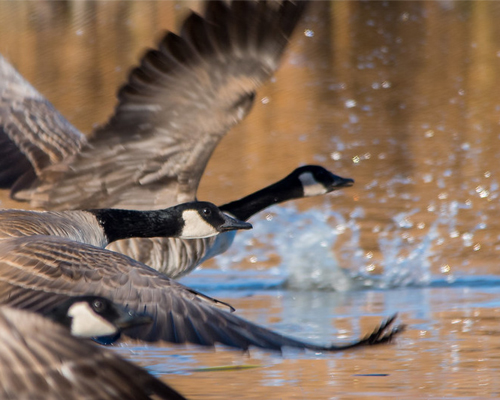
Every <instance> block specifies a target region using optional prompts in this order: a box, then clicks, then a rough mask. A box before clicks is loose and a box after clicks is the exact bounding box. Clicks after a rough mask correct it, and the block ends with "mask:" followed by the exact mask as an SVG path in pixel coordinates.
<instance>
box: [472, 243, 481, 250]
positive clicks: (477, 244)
mask: <svg viewBox="0 0 500 400" xmlns="http://www.w3.org/2000/svg"><path fill="white" fill-rule="evenodd" d="M480 248H481V245H480V244H479V243H476V244H475V245H474V247H473V249H474V251H478V250H479V249H480Z"/></svg>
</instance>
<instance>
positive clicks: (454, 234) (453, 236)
mask: <svg viewBox="0 0 500 400" xmlns="http://www.w3.org/2000/svg"><path fill="white" fill-rule="evenodd" d="M458 236H460V232H458V231H457V230H454V231H451V232H450V237H451V238H456V237H458Z"/></svg>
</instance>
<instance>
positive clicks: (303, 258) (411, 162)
mask: <svg viewBox="0 0 500 400" xmlns="http://www.w3.org/2000/svg"><path fill="white" fill-rule="evenodd" d="M187 7H193V8H197V9H199V8H200V2H197V1H176V2H174V1H163V2H160V1H158V2H149V1H129V2H92V1H90V2H71V1H70V2H66V1H59V2H0V35H1V38H2V40H1V41H0V52H1V53H2V54H4V55H5V56H6V57H7V58H8V59H9V60H10V61H11V62H12V63H13V64H14V65H15V66H16V68H18V70H19V71H20V72H21V73H22V74H23V75H24V76H25V77H26V78H27V79H28V80H29V81H30V82H32V83H33V85H34V86H35V87H36V88H37V89H38V90H40V91H41V92H42V93H43V94H44V95H45V96H46V97H47V98H48V99H49V100H50V101H52V102H53V104H54V105H55V106H56V107H57V108H58V109H59V110H60V111H61V112H62V113H63V114H64V115H65V116H66V117H67V118H68V119H69V120H70V121H71V122H72V123H74V124H75V125H76V126H77V127H78V128H79V129H81V130H82V131H84V132H90V130H91V129H92V127H93V126H95V125H96V124H99V123H102V122H104V121H105V120H106V118H107V116H108V115H109V114H110V113H111V112H112V109H113V106H114V103H115V92H116V89H117V87H118V86H119V85H120V84H121V83H122V82H123V80H124V79H125V76H126V74H127V71H128V70H129V69H130V68H131V66H133V65H134V64H135V63H136V62H137V60H138V58H139V57H140V55H141V54H142V53H143V51H144V49H145V48H146V47H150V46H153V45H154V44H155V42H157V41H158V40H159V38H160V37H161V33H162V32H163V31H164V30H165V29H171V30H175V29H176V27H178V26H179V23H180V21H181V20H182V19H183V18H184V17H185V15H186V13H187ZM499 19H500V3H497V2H489V1H483V2H472V1H471V2H469V1H460V2H454V1H435V2H433V1H427V2H421V1H415V2H413V1H388V2H378V1H366V2H357V1H332V2H326V1H321V2H319V1H318V2H313V3H312V5H311V7H310V9H309V10H308V13H307V16H306V17H305V18H304V20H303V21H302V23H301V25H300V27H299V29H297V32H296V34H295V35H294V37H293V39H292V41H291V43H290V46H289V49H288V52H287V57H286V59H285V60H284V61H283V65H282V67H281V68H280V70H279V71H278V73H277V74H276V75H275V77H274V78H273V79H272V81H271V82H269V83H268V84H267V85H266V86H265V87H263V88H262V90H260V91H259V93H258V96H257V100H258V101H257V102H256V104H255V106H254V109H253V111H252V113H251V114H250V116H249V117H248V118H247V119H246V120H245V121H244V122H243V123H242V124H241V125H240V126H238V127H237V128H236V129H233V130H232V131H231V132H230V133H229V134H228V135H227V137H226V138H225V139H224V140H223V141H222V143H221V144H220V146H219V147H218V148H217V150H216V152H215V153H214V155H213V157H212V159H211V161H210V163H209V165H208V168H207V171H206V173H205V175H204V178H203V180H202V184H201V188H200V191H199V198H200V199H201V200H210V201H213V202H215V203H219V204H222V203H224V202H227V201H231V200H234V199H236V198H239V197H242V196H243V195H246V194H248V193H251V192H252V191H255V190H257V189H259V188H261V187H263V186H265V185H267V184H270V183H272V182H274V181H276V180H278V179H280V178H282V177H283V176H285V175H286V174H287V173H289V172H290V171H292V170H293V169H294V168H296V167H297V166H299V165H303V164H313V163H315V164H321V165H323V166H325V167H326V168H328V169H330V170H331V171H333V172H335V173H337V174H339V175H341V176H345V177H351V178H353V179H355V181H356V184H355V186H354V187H352V188H348V189H346V190H344V191H341V192H336V193H334V194H332V195H328V196H325V197H322V198H313V199H307V200H301V201H297V202H294V203H293V204H287V205H284V206H280V207H273V208H270V209H269V210H267V211H265V212H263V213H261V214H259V215H257V216H256V217H254V218H253V219H252V220H251V222H252V223H253V224H254V230H252V231H248V232H242V233H239V234H238V235H237V239H236V241H235V244H234V245H233V247H232V248H231V249H230V250H229V251H228V252H227V253H226V254H224V255H222V256H219V257H218V258H217V259H215V260H213V261H211V262H208V263H207V264H206V265H204V266H203V268H201V269H200V270H198V271H196V272H195V273H194V274H192V275H190V276H188V277H186V278H185V279H184V280H183V283H185V284H188V285H192V286H194V287H196V288H197V289H199V290H202V291H204V292H207V294H210V295H212V296H215V297H218V298H221V299H222V300H226V301H229V302H230V303H231V304H232V305H233V306H235V307H236V308H237V310H238V313H239V314H240V315H242V316H244V317H245V318H248V319H250V320H252V321H256V322H258V323H261V324H264V325H266V326H269V327H271V328H273V329H276V330H279V331H281V332H283V333H286V334H288V335H295V336H297V337H300V338H304V339H306V338H307V339H308V340H310V341H314V342H318V343H328V342H331V341H347V340H350V339H353V338H354V337H357V336H359V335H362V334H364V333H366V332H368V331H370V330H371V329H373V327H375V325H376V324H378V323H379V322H380V320H381V319H382V318H385V317H387V316H389V315H391V314H392V313H394V312H396V311H397V312H399V319H400V320H401V321H402V322H404V323H405V324H407V325H408V329H407V331H406V332H405V333H404V334H403V335H401V337H400V338H398V339H397V340H396V341H395V342H394V343H393V344H390V345H385V346H380V347H374V348H367V349H360V350H356V351H352V352H348V351H345V352H342V353H335V354H313V353H305V354H302V353H296V352H293V351H289V352H286V353H285V354H284V356H283V357H282V356H280V355H276V354H269V353H267V352H263V351H260V350H256V349H253V350H251V351H250V353H249V354H241V353H239V352H234V351H229V350H227V349H223V348H222V347H221V348H218V349H217V350H216V351H215V352H214V351H207V350H200V349H199V348H195V347H182V348H178V347H173V346H167V345H164V346H161V347H157V346H144V345H143V344H140V343H125V344H123V345H120V346H118V347H117V351H119V352H120V353H122V354H124V355H125V356H127V357H129V358H131V359H133V360H134V361H136V362H138V363H140V364H141V365H143V366H145V367H146V368H148V369H149V370H150V371H152V372H153V373H155V374H157V375H158V376H161V377H162V378H164V379H165V380H166V381H167V382H169V383H170V384H172V385H173V386H174V387H176V388H177V389H179V390H180V391H181V392H182V393H183V394H185V395H186V397H188V398H190V399H202V398H203V399H227V398H240V399H273V400H274V399H355V398H398V399H404V398H423V397H436V398H443V397H449V398H457V399H472V398H492V397H497V396H499V395H500V383H499V381H498V379H497V376H498V372H499V369H500V352H499V354H497V351H500V325H499V321H498V318H499V314H500V301H499V292H500V290H499V288H500V276H499V275H500V274H499V273H498V271H499V266H498V265H499V263H498V258H499V255H500V226H499V223H498V221H497V220H496V219H497V218H495V217H496V216H497V215H499V214H500V205H499V195H500V186H499V182H500V162H499V156H500V95H499V94H498V93H499V92H498V87H500V25H498V23H497V21H498V20H499ZM228 166H229V167H228ZM0 202H1V203H0V205H1V206H3V207H20V206H26V205H22V204H19V203H15V202H12V201H11V200H9V199H8V193H7V192H2V193H0ZM224 366H240V367H241V368H239V369H234V370H226V369H224V368H216V367H224ZM250 367H251V368H250Z"/></svg>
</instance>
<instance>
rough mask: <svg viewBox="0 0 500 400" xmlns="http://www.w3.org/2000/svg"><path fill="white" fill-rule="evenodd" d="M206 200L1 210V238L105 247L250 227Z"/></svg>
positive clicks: (195, 236) (200, 235)
mask: <svg viewBox="0 0 500 400" xmlns="http://www.w3.org/2000/svg"><path fill="white" fill-rule="evenodd" d="M251 228H252V225H251V224H249V223H248V222H243V221H238V220H237V219H234V218H232V217H230V216H228V215H226V214H224V213H223V212H221V211H220V210H219V209H218V208H217V207H216V206H215V205H213V204H212V203H208V202H206V201H194V202H189V203H183V204H179V205H177V206H174V207H170V208H167V209H164V210H156V211H135V210H118V209H113V208H108V209H98V210H82V211H78V210H73V211H29V210H12V209H5V210H0V239H4V238H8V237H22V236H33V235H52V236H60V237H66V238H68V239H71V240H74V241H77V242H81V243H87V244H91V245H94V246H97V247H102V248H104V247H106V246H107V245H108V244H109V243H111V242H113V241H115V240H119V239H124V238H130V237H155V236H168V237H179V238H185V239H191V238H203V237H211V236H215V235H218V234H219V233H221V232H228V231H231V230H233V229H251Z"/></svg>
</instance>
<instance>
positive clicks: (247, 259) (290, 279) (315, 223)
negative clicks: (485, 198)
mask: <svg viewBox="0 0 500 400" xmlns="http://www.w3.org/2000/svg"><path fill="white" fill-rule="evenodd" d="M463 208H468V206H467V205H465V204H460V203H458V202H456V201H452V202H449V203H442V204H441V205H440V207H434V208H431V210H432V211H433V212H432V214H433V215H432V221H431V222H429V223H428V224H427V225H426V224H423V223H419V224H415V223H414V222H413V217H415V216H416V215H417V214H419V213H420V209H418V208H414V209H411V210H409V211H405V212H400V213H398V214H396V215H395V216H394V217H392V223H390V224H388V225H387V226H385V227H383V228H377V229H375V230H374V231H373V233H374V234H375V238H376V239H375V240H376V243H377V245H378V252H379V259H378V262H377V264H378V265H379V268H377V269H375V268H372V267H371V266H372V265H373V264H372V260H371V254H370V253H371V252H367V251H365V250H364V249H363V248H362V247H361V236H362V232H363V223H364V222H365V212H364V210H363V209H362V208H361V207H358V208H356V209H355V210H354V211H353V212H351V213H350V215H349V216H348V217H347V218H346V217H345V216H344V215H343V214H342V213H339V212H336V211H333V210H331V209H330V208H329V207H328V205H325V206H324V207H323V208H321V209H309V210H306V211H297V209H296V208H295V207H293V206H288V207H275V208H273V211H272V212H266V214H265V218H260V219H259V218H258V217H257V218H255V220H253V221H252V223H253V226H254V229H253V230H252V231H249V232H243V233H240V234H239V235H237V236H236V239H235V241H234V244H233V246H232V247H231V249H230V250H229V251H228V252H227V253H225V254H224V255H222V256H220V257H218V259H217V263H218V265H219V266H220V267H221V268H222V269H223V270H225V271H230V270H231V269H232V268H233V266H234V265H238V264H244V263H247V264H252V266H251V267H252V268H256V269H260V270H262V269H265V267H262V266H263V265H265V264H266V263H273V262H274V264H275V265H276V264H277V265H278V267H274V268H271V269H270V270H269V271H267V272H268V273H269V274H270V275H272V276H273V277H274V278H276V276H281V277H283V282H285V285H286V286H287V287H289V288H292V289H302V290H308V289H319V290H335V291H345V290H351V289H360V288H376V289H388V288H394V287H402V286H429V285H432V284H433V283H434V282H435V281H436V282H437V281H439V282H443V276H444V280H445V281H446V282H447V283H453V282H454V280H455V279H456V277H455V276H454V275H453V274H452V273H449V272H450V271H448V270H447V271H443V273H444V272H446V273H447V274H444V275H440V276H437V275H433V274H432V267H433V266H435V265H436V263H437V262H438V258H439V257H438V256H439V251H438V249H439V248H440V247H439V246H441V245H442V244H443V242H444V241H445V238H446V239H449V238H452V237H453V233H454V232H458V229H457V226H456V224H457V214H458V213H459V210H460V209H463ZM426 211H427V212H428V211H429V209H427V210H426ZM424 227H425V229H424ZM469 234H472V232H469ZM462 236H463V235H462ZM466 240H467V238H465V237H462V241H466ZM463 245H464V246H465V245H466V243H465V242H464V244H463ZM367 254H368V256H367Z"/></svg>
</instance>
